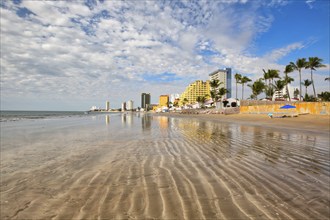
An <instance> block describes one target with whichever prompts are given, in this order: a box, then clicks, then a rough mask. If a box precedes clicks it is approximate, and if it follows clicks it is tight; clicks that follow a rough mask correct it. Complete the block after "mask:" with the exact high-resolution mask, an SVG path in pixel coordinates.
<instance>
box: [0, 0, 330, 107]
mask: <svg viewBox="0 0 330 220" xmlns="http://www.w3.org/2000/svg"><path fill="white" fill-rule="evenodd" d="M329 4H330V3H329V1H322V0H306V1H304V0H302V1H285V0H269V1H263V0H227V1H204V2H201V1H188V2H187V1H182V2H181V1H138V3H137V2H136V1H88V0H86V1H77V2H66V1H29V0H26V1H21V0H14V1H2V2H1V4H0V9H1V33H0V34H1V63H0V65H1V109H2V110H86V109H88V108H89V107H90V106H91V105H97V106H103V105H104V100H110V102H111V107H113V108H120V106H121V103H122V102H123V101H125V100H133V101H134V103H140V98H141V97H140V95H141V93H143V92H144V91H148V92H150V94H152V97H151V103H157V99H158V97H159V96H160V95H161V94H173V93H182V92H183V91H184V89H185V87H186V86H187V85H189V84H190V83H192V82H194V81H195V80H207V79H208V74H209V73H211V72H212V71H215V70H217V69H223V68H231V69H232V77H233V75H234V74H235V73H236V72H237V73H240V74H242V75H245V76H248V77H249V78H251V79H252V80H253V81H254V80H256V79H258V78H260V77H262V69H278V70H280V71H281V74H280V75H281V76H283V70H284V67H285V65H287V64H288V63H289V62H290V61H293V62H295V61H296V60H297V59H298V58H308V57H312V56H317V57H319V58H322V59H323V63H324V64H326V65H327V67H326V68H321V69H317V71H314V80H315V85H317V86H316V90H317V92H318V93H319V92H322V91H326V90H329V81H328V82H326V81H324V79H325V78H326V77H329V54H330V52H329V15H330V13H329V6H330V5H329ZM290 76H291V77H293V78H295V81H294V82H293V83H292V86H293V87H297V86H298V78H297V76H298V72H297V71H295V72H293V73H290ZM302 79H310V71H309V70H303V73H302ZM309 89H310V88H309ZM235 91H236V85H235V83H232V97H235ZM250 94H251V91H250V89H249V88H248V87H247V88H246V90H245V97H249V95H250Z"/></svg>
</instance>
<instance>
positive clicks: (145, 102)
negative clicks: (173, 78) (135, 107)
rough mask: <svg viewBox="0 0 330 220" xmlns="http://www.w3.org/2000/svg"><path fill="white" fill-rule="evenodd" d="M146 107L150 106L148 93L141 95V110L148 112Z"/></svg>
mask: <svg viewBox="0 0 330 220" xmlns="http://www.w3.org/2000/svg"><path fill="white" fill-rule="evenodd" d="M148 106H150V93H142V94H141V108H143V109H145V110H148V109H147V108H148Z"/></svg>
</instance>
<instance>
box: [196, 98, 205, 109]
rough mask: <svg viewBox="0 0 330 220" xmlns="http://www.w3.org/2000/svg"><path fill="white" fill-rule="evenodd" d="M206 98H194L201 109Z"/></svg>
mask: <svg viewBox="0 0 330 220" xmlns="http://www.w3.org/2000/svg"><path fill="white" fill-rule="evenodd" d="M205 100H206V97H205V96H198V97H197V98H196V101H197V102H198V104H201V105H200V106H201V107H203V106H204V103H205Z"/></svg>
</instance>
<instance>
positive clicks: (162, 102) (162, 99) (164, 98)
mask: <svg viewBox="0 0 330 220" xmlns="http://www.w3.org/2000/svg"><path fill="white" fill-rule="evenodd" d="M168 104H169V97H168V95H161V96H159V104H158V106H159V107H168Z"/></svg>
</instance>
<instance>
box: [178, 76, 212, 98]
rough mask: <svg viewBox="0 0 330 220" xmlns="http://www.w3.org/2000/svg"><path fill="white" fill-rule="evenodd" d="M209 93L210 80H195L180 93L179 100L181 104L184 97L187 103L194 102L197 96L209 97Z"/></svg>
mask: <svg viewBox="0 0 330 220" xmlns="http://www.w3.org/2000/svg"><path fill="white" fill-rule="evenodd" d="M210 95H211V94H210V81H208V80H207V81H206V82H203V80H196V81H195V82H194V83H191V84H190V85H189V86H188V87H187V88H186V90H185V91H184V92H183V93H182V94H181V96H180V102H181V104H182V102H183V101H184V99H187V100H188V103H196V100H197V97H199V96H200V97H203V96H208V97H210Z"/></svg>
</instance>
